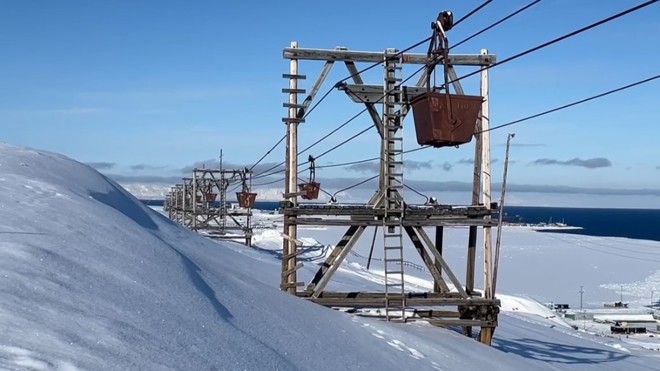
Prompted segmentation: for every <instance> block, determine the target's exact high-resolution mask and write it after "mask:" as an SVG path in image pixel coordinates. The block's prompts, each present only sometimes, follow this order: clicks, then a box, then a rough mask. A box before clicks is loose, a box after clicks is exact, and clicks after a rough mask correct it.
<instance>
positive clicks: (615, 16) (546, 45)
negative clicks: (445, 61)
mask: <svg viewBox="0 0 660 371" xmlns="http://www.w3.org/2000/svg"><path fill="white" fill-rule="evenodd" d="M658 1H660V0H650V1H647V2H645V3H642V4H640V5H637V6H635V7H632V8H629V9H627V10H624V11H622V12H620V13H617V14H614V15H612V16H609V17H607V18H604V19H601V20H600V21H598V22H595V23H592V24H590V25H588V26H585V27H582V28H580V29H578V30H575V31H572V32H569V33H567V34H565V35H563V36H559V37H557V38H555V39H552V40H550V41H547V42H545V43H543V44H541V45H537V46H535V47H533V48H531V49H527V50H525V51H523V52H520V53H518V54H515V55H512V56H511V57H508V58H505V59H503V60H501V61H499V62H495V63H493V64H491V65H489V66H485V67H482V68H480V69H478V70H476V71H474V72H470V73H468V74H467V75H463V76H461V77H459V78H457V79H455V80H452V81H449V83H450V84H451V83H454V82H457V81H461V80H463V79H465V78H467V77H470V76H474V75H476V74H478V73H480V72H481V71H484V70H487V69H490V68H494V67H497V66H500V65H503V64H504V63H508V62H511V61H513V60H516V59H518V58H520V57H523V56H525V55H527V54H530V53H533V52H535V51H538V50H541V49H543V48H545V47H548V46H550V45H553V44H556V43H558V42H560V41H563V40H566V39H568V38H570V37H573V36H576V35H578V34H581V33H582V32H585V31H588V30H590V29H592V28H595V27H598V26H600V25H603V24H605V23H608V22H611V21H613V20H615V19H617V18H621V17H623V16H624V15H627V14H630V13H632V12H635V11H637V10H640V9H642V8H645V7H647V6H649V5H652V4H655V3H657V2H658ZM443 87H444V85H443V86H441V88H443Z"/></svg>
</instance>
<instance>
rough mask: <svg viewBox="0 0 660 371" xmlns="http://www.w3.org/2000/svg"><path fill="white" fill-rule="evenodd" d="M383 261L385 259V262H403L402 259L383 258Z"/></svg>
mask: <svg viewBox="0 0 660 371" xmlns="http://www.w3.org/2000/svg"><path fill="white" fill-rule="evenodd" d="M384 261H385V263H389V262H399V263H402V262H403V259H384Z"/></svg>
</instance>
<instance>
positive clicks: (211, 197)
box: [206, 192, 218, 202]
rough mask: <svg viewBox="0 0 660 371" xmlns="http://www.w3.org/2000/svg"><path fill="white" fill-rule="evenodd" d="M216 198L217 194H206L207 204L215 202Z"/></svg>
mask: <svg viewBox="0 0 660 371" xmlns="http://www.w3.org/2000/svg"><path fill="white" fill-rule="evenodd" d="M216 197H218V194H217V193H213V192H207V193H206V202H215V198H216Z"/></svg>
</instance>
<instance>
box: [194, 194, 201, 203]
mask: <svg viewBox="0 0 660 371" xmlns="http://www.w3.org/2000/svg"><path fill="white" fill-rule="evenodd" d="M195 202H197V203H200V202H202V195H195Z"/></svg>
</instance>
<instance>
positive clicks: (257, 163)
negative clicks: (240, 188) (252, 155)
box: [249, 135, 286, 171]
mask: <svg viewBox="0 0 660 371" xmlns="http://www.w3.org/2000/svg"><path fill="white" fill-rule="evenodd" d="M284 139H286V135H284V136H283V137H282V138H280V140H279V141H277V143H275V145H274V146H272V147H271V148H270V149H269V150H268V151H267V152H266V153H265V154H264V155H263V156H261V158H260V159H259V160H258V161H257V162H255V163H254V165H252V166H250V169H249V170H250V171H252V169H254V167H255V166H257V165H259V163H260V162H261V161H263V159H264V158H266V156H268V155H269V154H270V153H271V152H273V150H274V149H275V148H277V146H279V145H280V143H282V142H283V141H284Z"/></svg>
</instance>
